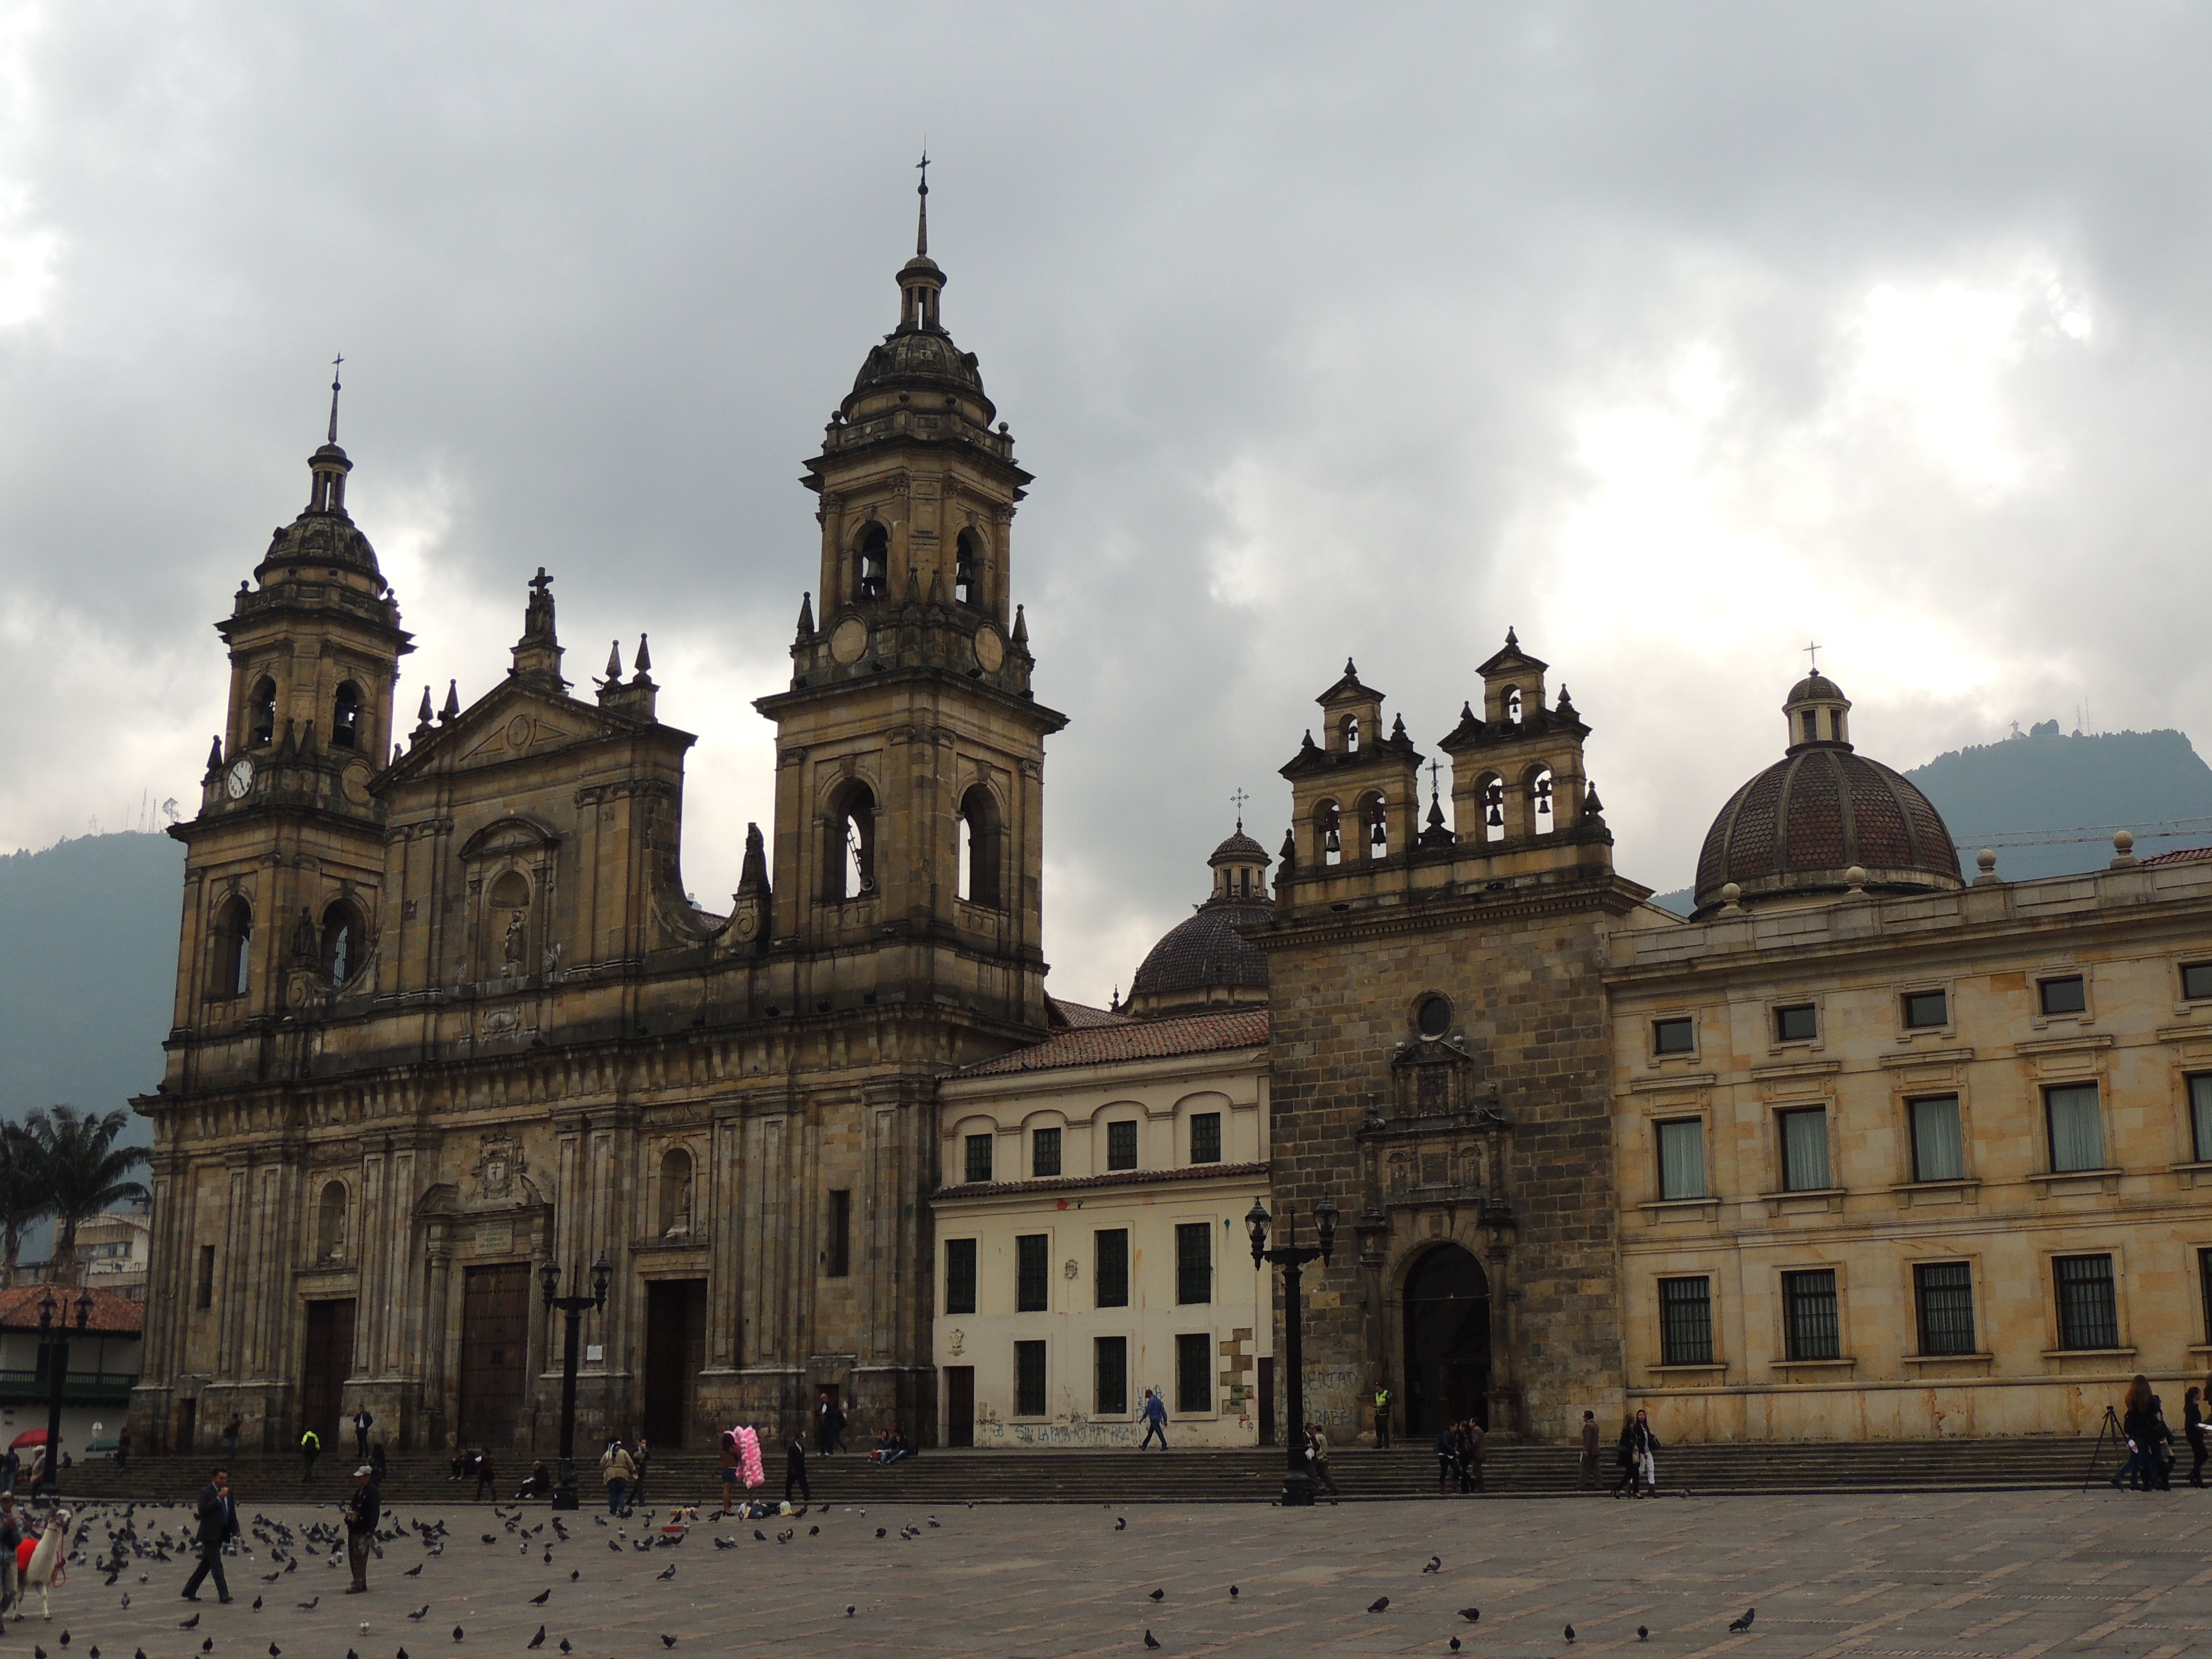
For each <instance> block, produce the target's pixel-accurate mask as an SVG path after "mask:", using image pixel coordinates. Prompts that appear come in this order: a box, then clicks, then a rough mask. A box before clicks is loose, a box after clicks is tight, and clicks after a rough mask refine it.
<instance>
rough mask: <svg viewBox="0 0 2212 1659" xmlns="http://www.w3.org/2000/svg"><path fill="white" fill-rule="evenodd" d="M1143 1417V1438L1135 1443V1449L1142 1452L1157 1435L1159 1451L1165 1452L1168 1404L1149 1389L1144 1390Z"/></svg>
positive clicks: (1166, 1447)
mask: <svg viewBox="0 0 2212 1659" xmlns="http://www.w3.org/2000/svg"><path fill="white" fill-rule="evenodd" d="M1144 1417H1145V1437H1144V1438H1143V1439H1142V1440H1140V1441H1139V1442H1138V1443H1137V1449H1138V1450H1139V1451H1142V1450H1144V1449H1145V1448H1146V1447H1147V1446H1149V1445H1151V1444H1152V1437H1153V1436H1154V1435H1158V1436H1159V1437H1160V1449H1161V1450H1162V1451H1165V1450H1166V1449H1168V1402H1167V1401H1164V1400H1163V1399H1161V1398H1160V1397H1159V1395H1157V1394H1155V1393H1154V1392H1153V1391H1152V1389H1146V1390H1145V1410H1144Z"/></svg>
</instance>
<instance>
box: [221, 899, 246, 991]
mask: <svg viewBox="0 0 2212 1659" xmlns="http://www.w3.org/2000/svg"><path fill="white" fill-rule="evenodd" d="M252 968H253V912H252V909H251V908H248V906H247V904H246V901H245V900H244V899H242V898H234V899H233V900H231V902H229V903H228V904H226V905H225V906H223V908H222V915H221V917H219V918H218V919H217V921H216V929H215V988H214V994H215V995H216V996H219V997H242V996H244V995H245V994H246V992H247V991H248V990H249V989H250V988H252Z"/></svg>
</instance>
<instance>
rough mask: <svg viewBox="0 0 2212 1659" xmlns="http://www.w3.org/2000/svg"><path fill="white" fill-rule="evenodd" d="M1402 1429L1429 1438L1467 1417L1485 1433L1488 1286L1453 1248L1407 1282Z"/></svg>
mask: <svg viewBox="0 0 2212 1659" xmlns="http://www.w3.org/2000/svg"><path fill="white" fill-rule="evenodd" d="M1402 1311H1403V1314H1404V1322H1405V1329H1406V1430H1407V1433H1408V1434H1409V1435H1432V1434H1434V1433H1436V1431H1437V1430H1439V1429H1441V1428H1442V1427H1443V1425H1445V1424H1447V1423H1457V1422H1459V1421H1461V1420H1462V1419H1466V1418H1469V1417H1472V1418H1473V1419H1474V1420H1475V1421H1476V1422H1478V1423H1480V1424H1481V1425H1482V1426H1483V1427H1484V1428H1485V1429H1487V1428H1488V1427H1489V1426H1490V1279H1489V1276H1488V1275H1487V1274H1486V1273H1484V1272H1483V1270H1482V1264H1481V1263H1480V1261H1476V1260H1475V1259H1474V1256H1473V1255H1470V1254H1468V1252H1467V1251H1466V1250H1463V1249H1461V1248H1460V1247H1459V1246H1458V1245H1456V1244H1443V1245H1439V1246H1438V1247H1437V1249H1433V1250H1431V1251H1430V1252H1429V1253H1428V1254H1427V1255H1425V1256H1423V1257H1422V1258H1421V1259H1420V1260H1419V1261H1417V1262H1415V1263H1414V1264H1413V1271H1412V1272H1411V1273H1407V1275H1406V1291H1405V1296H1404V1298H1403V1304H1402Z"/></svg>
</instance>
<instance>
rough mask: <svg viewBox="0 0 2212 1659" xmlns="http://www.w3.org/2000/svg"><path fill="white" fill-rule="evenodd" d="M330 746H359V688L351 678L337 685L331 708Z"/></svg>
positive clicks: (350, 747) (355, 747)
mask: <svg viewBox="0 0 2212 1659" xmlns="http://www.w3.org/2000/svg"><path fill="white" fill-rule="evenodd" d="M331 747H332V748H334V749H358V748H360V747H361V688H360V687H359V686H357V685H356V684H354V683H353V682H352V681H351V680H348V681H347V682H346V683H345V684H343V685H341V686H340V687H338V695H337V702H336V703H335V704H333V705H332V707H331Z"/></svg>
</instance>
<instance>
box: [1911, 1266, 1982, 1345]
mask: <svg viewBox="0 0 2212 1659" xmlns="http://www.w3.org/2000/svg"><path fill="white" fill-rule="evenodd" d="M1912 1299H1913V1303H1914V1304H1915V1306H1916V1308H1917V1310H1918V1313H1919V1316H1920V1352H1922V1353H1923V1354H1937V1353H1972V1352H1974V1281H1973V1273H1972V1270H1971V1269H1969V1268H1968V1267H1967V1266H1966V1263H1965V1262H1963V1261H1927V1262H1922V1263H1920V1264H1919V1265H1918V1266H1917V1267H1914V1268H1913V1270H1912Z"/></svg>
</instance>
